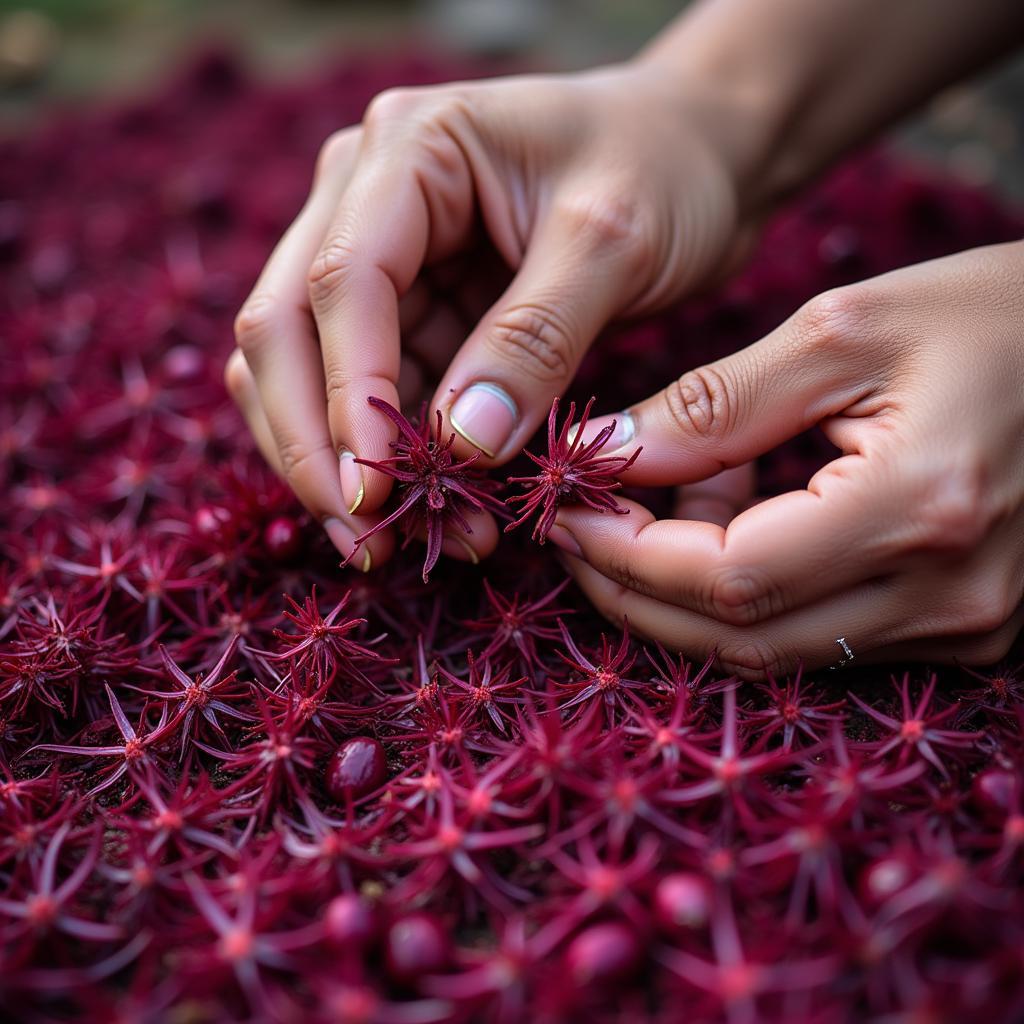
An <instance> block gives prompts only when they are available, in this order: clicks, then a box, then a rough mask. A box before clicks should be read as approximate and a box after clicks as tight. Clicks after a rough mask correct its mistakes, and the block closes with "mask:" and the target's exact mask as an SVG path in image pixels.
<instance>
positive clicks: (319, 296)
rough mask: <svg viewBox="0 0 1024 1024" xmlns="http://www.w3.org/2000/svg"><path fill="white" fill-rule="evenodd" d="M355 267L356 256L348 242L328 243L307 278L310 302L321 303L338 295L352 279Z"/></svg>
mask: <svg viewBox="0 0 1024 1024" xmlns="http://www.w3.org/2000/svg"><path fill="white" fill-rule="evenodd" d="M354 265H355V254H354V253H353V251H352V247H351V246H350V245H349V244H348V243H347V242H345V241H343V240H341V239H337V238H336V239H331V240H329V241H327V242H326V243H325V244H324V246H323V248H322V249H321V250H320V252H319V253H317V256H316V259H314V260H313V263H312V265H311V266H310V268H309V273H308V274H307V276H306V284H307V286H308V288H309V297H310V301H311V302H313V303H314V304H315V303H320V302H322V301H323V300H324V299H325V298H327V297H328V296H330V295H332V294H334V293H336V292H337V290H338V289H339V288H340V287H342V286H343V285H344V282H345V281H346V280H347V279H348V278H349V277H350V275H351V273H352V268H353V266H354Z"/></svg>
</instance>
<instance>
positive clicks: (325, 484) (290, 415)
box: [235, 133, 384, 555]
mask: <svg viewBox="0 0 1024 1024" xmlns="http://www.w3.org/2000/svg"><path fill="white" fill-rule="evenodd" d="M357 141H358V136H357V135H356V134H354V133H348V134H345V135H343V136H339V137H337V141H336V143H335V152H336V153H338V152H339V151H340V157H338V158H336V159H337V164H336V172H337V173H336V175H334V176H332V177H331V178H330V179H329V180H328V179H325V178H323V177H322V178H321V180H320V181H319V182H318V184H317V185H316V186H315V187H314V190H313V193H312V195H311V197H310V200H309V201H308V203H307V204H306V206H305V208H304V209H303V211H302V212H301V213H300V215H299V216H298V218H296V220H295V222H294V223H293V224H292V226H291V227H290V228H289V230H288V231H287V232H286V234H285V236H284V237H283V238H282V240H281V241H280V243H278V245H277V247H276V248H275V250H274V252H273V253H272V255H271V257H270V259H269V260H268V261H267V265H266V267H265V268H264V270H263V273H262V274H261V275H260V278H259V280H258V281H257V283H256V285H255V287H254V289H253V292H252V294H251V295H250V296H249V298H248V299H247V301H246V303H245V305H244V306H243V307H242V310H241V312H240V313H239V315H238V318H237V320H236V325H235V332H236V337H237V340H238V345H239V348H240V349H241V351H242V352H243V354H244V356H245V360H246V362H247V364H248V366H249V368H250V369H251V371H252V376H253V379H254V380H255V383H256V387H257V390H258V393H259V399H260V404H261V406H262V409H263V412H264V415H265V417H266V421H267V424H268V426H269V428H270V431H271V433H272V435H273V437H274V442H275V445H276V448H277V458H276V459H275V460H274V462H275V463H276V464H277V465H278V466H279V468H280V470H281V472H282V474H283V475H284V477H285V479H286V480H287V481H288V483H289V484H290V485H291V487H292V489H293V490H294V491H295V493H296V495H297V496H298V498H299V500H300V501H301V502H302V503H303V504H304V505H305V506H306V508H308V509H309V511H310V512H311V513H312V514H313V515H314V516H316V517H317V519H319V520H320V521H321V522H323V523H324V524H325V526H326V527H327V528H328V533H329V534H331V535H332V540H335V541H336V543H337V542H338V541H343V542H344V543H345V544H347V545H348V549H347V550H343V551H342V553H343V554H346V555H347V554H348V553H349V552H350V551H351V544H350V541H351V539H353V538H354V534H353V537H352V538H350V537H349V536H348V534H349V533H350V532H351V531H350V530H348V529H342V528H341V526H340V525H339V524H343V522H344V519H345V504H344V498H343V495H342V492H341V486H340V481H339V472H338V462H337V458H336V456H335V455H334V450H333V445H332V444H331V442H330V435H329V433H328V431H327V422H326V415H325V410H324V401H323V369H322V364H321V360H320V357H319V349H318V345H317V341H316V337H315V335H314V332H313V325H312V322H311V320H310V316H309V310H308V301H307V296H306V285H305V268H306V267H308V266H309V262H310V260H311V259H312V254H313V253H314V252H315V251H316V249H317V246H318V244H319V240H320V238H321V237H322V234H323V225H324V224H325V223H326V220H327V218H328V216H329V212H330V209H331V208H332V207H333V206H334V204H335V202H336V190H337V189H339V188H341V187H343V186H344V180H342V179H344V177H345V176H346V175H347V173H348V168H347V166H346V162H345V159H344V158H345V157H346V156H347V157H348V158H349V159H351V157H352V156H353V155H354V149H355V146H356V144H357ZM236 372H237V371H236ZM383 551H384V547H383V546H381V548H380V550H379V551H378V552H375V554H378V555H383Z"/></svg>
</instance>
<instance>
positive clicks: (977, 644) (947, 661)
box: [884, 605, 1024, 665]
mask: <svg viewBox="0 0 1024 1024" xmlns="http://www.w3.org/2000/svg"><path fill="white" fill-rule="evenodd" d="M1022 628H1024V605H1022V606H1021V607H1020V608H1018V609H1017V611H1015V612H1014V613H1013V614H1012V615H1011V616H1010V618H1009V619H1008V620H1007V621H1006V622H1005V623H1003V624H1002V625H1001V626H999V627H998V628H997V629H993V630H987V631H984V632H979V633H972V634H965V635H962V636H952V637H945V638H943V637H939V638H937V639H928V640H916V641H909V642H907V643H902V644H896V645H894V646H893V647H891V648H888V649H886V651H885V652H884V654H885V656H886V658H887V659H890V660H892V661H904V660H905V661H925V662H929V663H930V664H933V665H952V664H954V663H955V662H959V663H960V664H964V665H994V664H996V662H999V661H1002V660H1003V659H1004V658H1005V657H1006V656H1007V655H1008V654H1009V653H1010V651H1011V650H1012V648H1013V646H1014V643H1015V642H1016V640H1017V639H1018V637H1019V636H1020V635H1021V629H1022Z"/></svg>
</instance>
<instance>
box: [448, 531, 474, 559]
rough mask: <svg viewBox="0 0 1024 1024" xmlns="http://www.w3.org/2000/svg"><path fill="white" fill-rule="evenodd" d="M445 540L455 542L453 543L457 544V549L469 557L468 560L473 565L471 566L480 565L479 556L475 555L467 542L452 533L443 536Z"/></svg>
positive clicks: (471, 546)
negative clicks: (460, 549)
mask: <svg viewBox="0 0 1024 1024" xmlns="http://www.w3.org/2000/svg"><path fill="white" fill-rule="evenodd" d="M445 540H453V541H455V543H456V544H458V545H459V547H460V548H462V550H463V551H465V552H466V554H467V555H469V560H470V561H471V562H472V563H473V565H479V564H480V556H479V555H478V554H477V553H476V549H475V548H474V547H473V545H472V544H470V543H469V542H468V541H465V540H463V539H462V538H461V537H460V536H458V535H457V534H454V533H447V534H445Z"/></svg>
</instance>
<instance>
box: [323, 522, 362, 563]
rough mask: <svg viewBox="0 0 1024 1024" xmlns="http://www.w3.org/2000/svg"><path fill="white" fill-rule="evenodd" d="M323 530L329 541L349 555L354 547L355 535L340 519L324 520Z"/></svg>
mask: <svg viewBox="0 0 1024 1024" xmlns="http://www.w3.org/2000/svg"><path fill="white" fill-rule="evenodd" d="M324 530H325V531H326V532H327V536H328V537H329V538H330V540H331V543H332V544H333V545H334V546H335V547H336V548H337V549H338V550H339V551H340V552H341V553H342V554H343V555H344V556H345V557H346V558H348V557H350V556H351V554H352V552H353V551H355V549H356V535H355V534H354V533H353V532H352V531H351V530H350V529H349V528H348V527H347V526H346V525H345V524H344V523H343V522H342V521H341V520H340V519H334V518H333V517H332V518H330V519H325V520H324Z"/></svg>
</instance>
